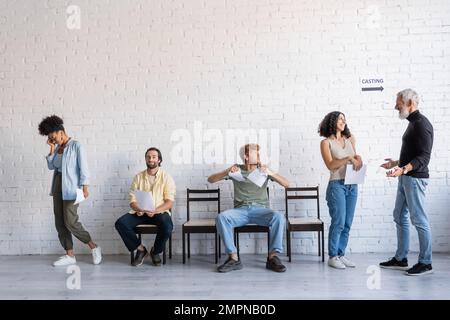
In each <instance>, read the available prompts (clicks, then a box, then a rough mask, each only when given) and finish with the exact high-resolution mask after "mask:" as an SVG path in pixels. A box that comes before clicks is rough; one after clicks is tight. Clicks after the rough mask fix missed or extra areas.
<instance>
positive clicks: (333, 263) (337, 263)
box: [328, 256, 345, 269]
mask: <svg viewBox="0 0 450 320" xmlns="http://www.w3.org/2000/svg"><path fill="white" fill-rule="evenodd" d="M328 265H329V266H330V267H333V268H336V269H345V264H344V263H342V261H341V260H339V257H338V256H336V257H331V258H329V259H328Z"/></svg>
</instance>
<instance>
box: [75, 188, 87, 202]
mask: <svg viewBox="0 0 450 320" xmlns="http://www.w3.org/2000/svg"><path fill="white" fill-rule="evenodd" d="M84 200H86V198H85V197H84V193H83V190H81V189H77V198H76V199H75V203H74V205H77V204H79V203H80V202H83V201H84Z"/></svg>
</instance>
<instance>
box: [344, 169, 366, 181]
mask: <svg viewBox="0 0 450 320" xmlns="http://www.w3.org/2000/svg"><path fill="white" fill-rule="evenodd" d="M366 171H367V165H365V164H364V165H363V166H362V168H361V169H359V171H355V170H353V165H352V164H348V165H347V170H346V172H345V181H344V184H363V183H364V178H365V177H366Z"/></svg>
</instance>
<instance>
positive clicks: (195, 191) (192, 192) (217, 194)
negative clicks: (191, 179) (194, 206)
mask: <svg viewBox="0 0 450 320" xmlns="http://www.w3.org/2000/svg"><path fill="white" fill-rule="evenodd" d="M193 195H194V196H193ZM198 195H201V196H198ZM205 195H214V196H212V197H205ZM205 201H209V202H211V201H217V214H219V213H220V188H217V189H206V190H204V189H189V188H187V202H186V212H187V219H188V221H189V220H190V206H191V202H205Z"/></svg>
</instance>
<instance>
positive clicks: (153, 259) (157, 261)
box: [150, 247, 161, 266]
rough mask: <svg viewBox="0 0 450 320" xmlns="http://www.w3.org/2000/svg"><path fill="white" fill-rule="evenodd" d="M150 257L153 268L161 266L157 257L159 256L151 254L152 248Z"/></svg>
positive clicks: (159, 258) (151, 252)
mask: <svg viewBox="0 0 450 320" xmlns="http://www.w3.org/2000/svg"><path fill="white" fill-rule="evenodd" d="M150 257H151V258H152V263H153V265H154V266H160V265H161V257H160V256H159V254H154V253H153V247H152V248H151V249H150Z"/></svg>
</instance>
